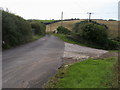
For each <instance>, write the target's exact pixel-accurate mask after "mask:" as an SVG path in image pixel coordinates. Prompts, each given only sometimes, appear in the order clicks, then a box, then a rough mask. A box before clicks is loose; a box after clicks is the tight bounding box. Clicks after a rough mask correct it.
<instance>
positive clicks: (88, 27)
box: [73, 21, 119, 49]
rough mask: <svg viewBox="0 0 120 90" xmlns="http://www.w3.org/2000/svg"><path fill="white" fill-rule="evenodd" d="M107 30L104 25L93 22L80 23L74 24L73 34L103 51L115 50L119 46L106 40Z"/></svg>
mask: <svg viewBox="0 0 120 90" xmlns="http://www.w3.org/2000/svg"><path fill="white" fill-rule="evenodd" d="M107 30H108V27H107V26H106V25H104V24H99V23H97V22H94V21H91V22H88V21H82V22H80V23H76V24H75V26H74V28H73V33H74V34H75V35H77V36H78V37H82V38H84V39H85V40H88V41H91V42H92V43H94V44H96V45H98V46H100V47H101V48H103V49H117V48H118V46H119V44H118V43H117V42H116V41H111V40H109V39H108V35H107Z"/></svg>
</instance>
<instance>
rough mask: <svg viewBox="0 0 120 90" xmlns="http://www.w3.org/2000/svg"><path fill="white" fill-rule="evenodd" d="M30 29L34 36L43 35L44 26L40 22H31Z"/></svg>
mask: <svg viewBox="0 0 120 90" xmlns="http://www.w3.org/2000/svg"><path fill="white" fill-rule="evenodd" d="M31 27H32V29H33V30H34V33H35V34H38V35H45V31H46V26H45V25H44V24H43V23H40V22H37V21H36V22H31Z"/></svg>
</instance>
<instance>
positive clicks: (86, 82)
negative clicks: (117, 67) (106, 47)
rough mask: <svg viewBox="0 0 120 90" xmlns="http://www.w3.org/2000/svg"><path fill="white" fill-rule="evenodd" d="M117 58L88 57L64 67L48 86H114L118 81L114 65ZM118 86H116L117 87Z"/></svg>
mask: <svg viewBox="0 0 120 90" xmlns="http://www.w3.org/2000/svg"><path fill="white" fill-rule="evenodd" d="M116 61H117V59H116V58H106V59H97V60H93V59H88V60H86V61H83V62H79V63H75V64H73V65H70V66H69V67H67V68H62V69H60V70H59V71H58V73H57V74H56V75H55V77H53V78H52V79H51V80H50V81H49V82H48V84H47V85H46V87H47V88H114V86H115V85H117V81H114V82H113V79H114V77H115V74H114V71H113V65H114V64H115V63H116ZM115 88H116V87H115Z"/></svg>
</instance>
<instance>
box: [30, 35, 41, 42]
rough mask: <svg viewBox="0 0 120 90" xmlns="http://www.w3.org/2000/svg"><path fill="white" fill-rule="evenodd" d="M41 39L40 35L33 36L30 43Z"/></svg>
mask: <svg viewBox="0 0 120 90" xmlns="http://www.w3.org/2000/svg"><path fill="white" fill-rule="evenodd" d="M41 37H43V36H42V35H34V36H33V39H32V41H34V40H37V39H40V38H41Z"/></svg>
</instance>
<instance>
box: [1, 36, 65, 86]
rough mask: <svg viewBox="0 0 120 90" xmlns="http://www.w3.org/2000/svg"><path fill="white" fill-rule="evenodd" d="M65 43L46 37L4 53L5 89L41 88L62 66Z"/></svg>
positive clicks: (3, 73)
mask: <svg viewBox="0 0 120 90" xmlns="http://www.w3.org/2000/svg"><path fill="white" fill-rule="evenodd" d="M63 52H64V42H63V41H61V40H60V39H58V38H57V37H54V36H51V35H46V36H45V37H43V38H41V39H39V40H36V41H34V42H31V43H28V44H25V45H22V46H20V47H17V48H14V49H10V50H6V51H3V62H2V63H3V64H2V66H3V70H2V71H3V72H2V76H3V80H2V81H3V82H2V84H3V88H41V87H42V85H43V84H44V83H45V82H46V81H47V80H48V79H49V77H51V76H52V75H53V74H54V73H55V72H56V70H57V69H58V67H59V66H60V65H61V64H62V59H61V57H62V56H63Z"/></svg>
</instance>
